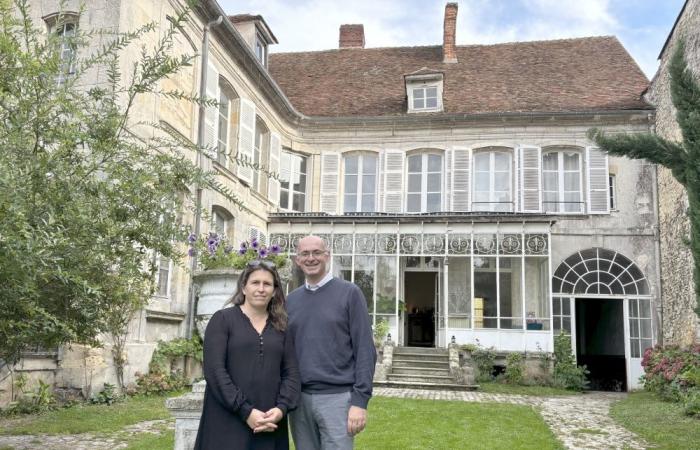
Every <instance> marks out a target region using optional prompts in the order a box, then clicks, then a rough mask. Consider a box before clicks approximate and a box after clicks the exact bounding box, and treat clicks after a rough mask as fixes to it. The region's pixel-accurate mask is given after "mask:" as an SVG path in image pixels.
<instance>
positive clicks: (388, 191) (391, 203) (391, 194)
mask: <svg viewBox="0 0 700 450" xmlns="http://www.w3.org/2000/svg"><path fill="white" fill-rule="evenodd" d="M383 159H384V173H383V174H382V176H383V178H384V203H383V205H384V212H388V213H400V212H403V199H404V194H405V193H404V188H403V178H404V160H405V159H406V154H405V153H404V152H403V151H401V150H386V151H385V152H384V158H383Z"/></svg>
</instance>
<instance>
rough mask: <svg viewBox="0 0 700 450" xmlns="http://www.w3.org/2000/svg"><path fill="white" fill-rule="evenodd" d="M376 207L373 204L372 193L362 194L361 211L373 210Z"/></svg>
mask: <svg viewBox="0 0 700 450" xmlns="http://www.w3.org/2000/svg"><path fill="white" fill-rule="evenodd" d="M374 211H376V208H375V206H374V194H367V195H363V196H362V212H374Z"/></svg>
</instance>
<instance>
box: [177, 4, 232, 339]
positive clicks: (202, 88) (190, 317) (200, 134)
mask: <svg viewBox="0 0 700 450" xmlns="http://www.w3.org/2000/svg"><path fill="white" fill-rule="evenodd" d="M223 21H224V16H219V17H217V18H216V20H212V21H211V22H209V23H207V24H206V25H205V26H204V35H203V36H202V64H201V68H200V77H199V79H200V83H199V98H200V99H203V98H204V97H205V96H206V95H207V66H208V64H209V30H210V29H211V28H213V27H215V26H217V25H221V23H223ZM217 100H218V99H217ZM205 114H206V106H205V105H203V104H201V103H200V105H199V117H198V121H197V147H199V149H200V150H198V151H197V167H198V168H200V169H201V168H202V167H203V166H204V160H203V158H204V156H203V155H202V151H201V148H202V147H204V115H205ZM195 192H196V196H195V215H194V234H195V236H199V233H200V232H201V227H202V186H201V185H200V184H199V183H197V184H196V185H195ZM195 270H197V255H196V254H195V255H193V256H192V257H191V265H190V289H189V298H188V301H187V327H186V329H185V335H186V337H187V338H188V339H189V338H191V337H192V334H193V332H194V315H195V297H196V296H197V291H196V289H195V286H194V272H195Z"/></svg>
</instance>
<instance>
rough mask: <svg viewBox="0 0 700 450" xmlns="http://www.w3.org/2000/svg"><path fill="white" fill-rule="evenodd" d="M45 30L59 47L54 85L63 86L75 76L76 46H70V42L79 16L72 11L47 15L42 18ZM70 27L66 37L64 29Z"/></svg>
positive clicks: (75, 31) (77, 25) (78, 22)
mask: <svg viewBox="0 0 700 450" xmlns="http://www.w3.org/2000/svg"><path fill="white" fill-rule="evenodd" d="M43 20H44V23H45V24H46V27H47V28H46V29H47V32H48V34H49V35H55V36H56V37H57V39H58V44H59V45H60V47H59V66H60V67H59V70H58V75H57V76H56V83H58V84H59V85H61V84H63V82H65V81H66V80H67V79H68V78H71V77H73V76H75V74H76V66H75V63H76V57H77V53H78V49H77V46H75V45H74V44H72V43H71V42H70V40H71V39H72V38H75V35H76V33H77V30H78V27H79V24H80V15H79V14H78V13H77V12H74V11H62V12H57V13H53V14H49V15H47V16H44V17H43ZM68 26H71V30H70V33H71V34H70V35H68V36H66V28H67V27H68ZM64 55H69V56H68V58H69V59H68V65H67V67H68V68H67V70H65V69H64V67H65V59H66V58H65V57H64Z"/></svg>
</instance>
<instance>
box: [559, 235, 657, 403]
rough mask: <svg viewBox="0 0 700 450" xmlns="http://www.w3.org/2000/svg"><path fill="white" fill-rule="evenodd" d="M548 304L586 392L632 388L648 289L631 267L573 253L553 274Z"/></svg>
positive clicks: (617, 257)
mask: <svg viewBox="0 0 700 450" xmlns="http://www.w3.org/2000/svg"><path fill="white" fill-rule="evenodd" d="M552 302H553V305H552V318H553V321H554V324H553V328H554V332H555V333H559V332H560V331H565V332H568V333H571V338H572V347H573V350H574V353H575V355H576V358H577V361H578V363H579V364H586V365H587V366H588V368H589V370H590V372H591V373H590V376H589V378H590V380H591V388H592V389H599V390H629V389H632V388H635V387H637V386H638V380H639V376H640V375H641V374H642V373H643V371H642V367H641V361H642V356H643V354H644V350H646V349H647V348H648V347H651V346H652V345H653V333H652V319H651V311H652V308H651V307H652V305H651V295H650V291H649V283H648V282H647V279H646V277H645V276H644V274H643V273H642V271H641V270H640V269H639V268H638V267H637V265H636V264H635V263H634V262H632V261H631V260H630V259H629V258H627V257H626V256H624V255H622V254H621V253H618V252H616V251H614V250H608V249H605V248H590V249H586V250H582V251H579V252H576V253H574V254H572V255H571V256H569V257H568V258H566V259H565V260H564V261H563V262H562V263H561V264H560V265H559V266H558V267H557V269H556V271H555V272H554V275H553V277H552Z"/></svg>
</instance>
